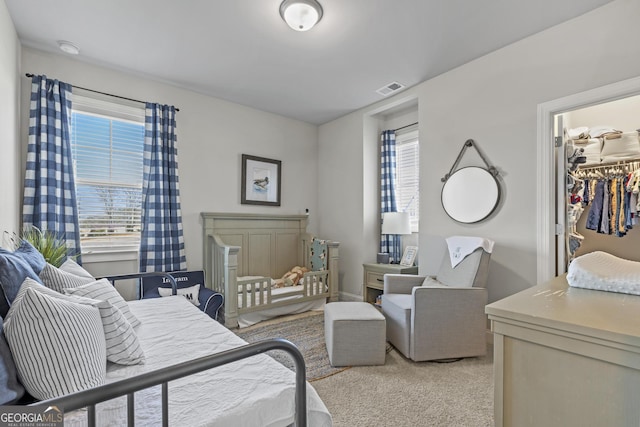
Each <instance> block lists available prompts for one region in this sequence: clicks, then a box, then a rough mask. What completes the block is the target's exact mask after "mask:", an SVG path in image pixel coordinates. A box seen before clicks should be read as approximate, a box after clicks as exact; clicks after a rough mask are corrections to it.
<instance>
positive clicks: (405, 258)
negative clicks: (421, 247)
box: [400, 246, 418, 267]
mask: <svg viewBox="0 0 640 427" xmlns="http://www.w3.org/2000/svg"><path fill="white" fill-rule="evenodd" d="M416 255H418V247H417V246H407V247H406V248H404V253H403V254H402V259H401V260H400V265H402V266H405V267H412V266H413V263H414V261H415V260H416Z"/></svg>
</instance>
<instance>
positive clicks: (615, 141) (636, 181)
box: [556, 95, 640, 269]
mask: <svg viewBox="0 0 640 427" xmlns="http://www.w3.org/2000/svg"><path fill="white" fill-rule="evenodd" d="M556 122H557V123H562V132H563V133H562V135H556V136H562V141H563V146H564V156H563V157H564V160H565V165H566V171H565V175H564V176H565V177H566V179H565V180H564V181H566V182H561V183H560V184H561V185H562V184H563V185H564V187H565V189H564V190H565V192H564V199H565V200H564V205H565V206H564V209H563V207H562V205H560V206H559V212H563V211H564V212H565V213H566V216H565V218H564V220H565V227H564V228H565V230H564V231H565V232H564V234H563V235H561V236H558V237H559V238H558V240H559V242H560V243H561V244H563V245H564V258H565V260H564V261H563V262H564V267H565V269H566V267H567V266H568V263H569V262H570V261H571V259H573V258H575V257H577V256H580V255H583V254H586V253H590V252H594V251H604V252H608V253H610V254H612V255H615V256H617V257H620V258H625V259H630V260H633V261H640V221H638V213H639V211H640V209H638V208H639V207H640V204H639V200H638V191H639V190H640V138H639V133H638V130H640V96H637V95H636V96H630V97H627V98H624V99H619V100H616V101H611V102H606V103H602V104H598V105H594V106H590V107H585V108H581V109H577V110H573V111H569V112H565V113H562V114H559V115H558V117H557V119H556ZM557 132H558V131H556V133H557ZM558 151H560V153H558V154H559V155H560V156H561V155H562V154H563V153H562V152H561V150H558ZM583 162H584V163H583ZM558 178H559V180H560V181H562V175H561V174H558ZM558 188H559V190H561V186H559V187H558ZM558 250H559V251H560V248H558ZM559 255H560V256H559V257H558V259H559V260H562V258H563V257H562V255H561V254H559Z"/></svg>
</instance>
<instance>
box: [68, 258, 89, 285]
mask: <svg viewBox="0 0 640 427" xmlns="http://www.w3.org/2000/svg"><path fill="white" fill-rule="evenodd" d="M60 270H62V271H66V272H67V273H71V274H75V275H76V276H80V277H88V278H90V279H93V280H96V279H95V277H93V276H92V275H91V273H89V272H88V271H87V270H85V269H84V268H82V267H81V266H80V265H79V264H78V263H77V262H75V261H74V260H73V259H72V258H67V260H66V261H65V262H63V263H62V265H61V266H60Z"/></svg>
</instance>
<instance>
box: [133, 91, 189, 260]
mask: <svg viewBox="0 0 640 427" xmlns="http://www.w3.org/2000/svg"><path fill="white" fill-rule="evenodd" d="M176 141H177V137H176V109H175V107H173V106H169V105H158V104H152V103H147V104H146V109H145V132H144V166H143V171H144V175H143V181H142V233H141V236H140V271H179V270H186V269H187V261H186V258H185V254H184V237H183V231H182V213H181V211H180V189H179V186H178V150H177V148H176Z"/></svg>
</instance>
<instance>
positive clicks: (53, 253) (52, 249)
mask: <svg viewBox="0 0 640 427" xmlns="http://www.w3.org/2000/svg"><path fill="white" fill-rule="evenodd" d="M20 237H21V239H24V240H26V241H27V242H29V243H31V244H32V245H33V247H34V248H36V249H37V250H38V251H39V252H40V253H41V254H42V256H43V257H44V259H45V260H47V262H48V263H49V264H51V265H53V266H54V267H60V265H62V263H63V262H64V261H65V260H66V258H67V244H66V241H65V239H64V236H61V235H59V234H57V233H55V232H53V231H50V230H45V231H42V230H40V229H39V228H38V227H35V226H31V227H29V228H28V229H27V230H25V231H24V232H23V233H22V236H20Z"/></svg>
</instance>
